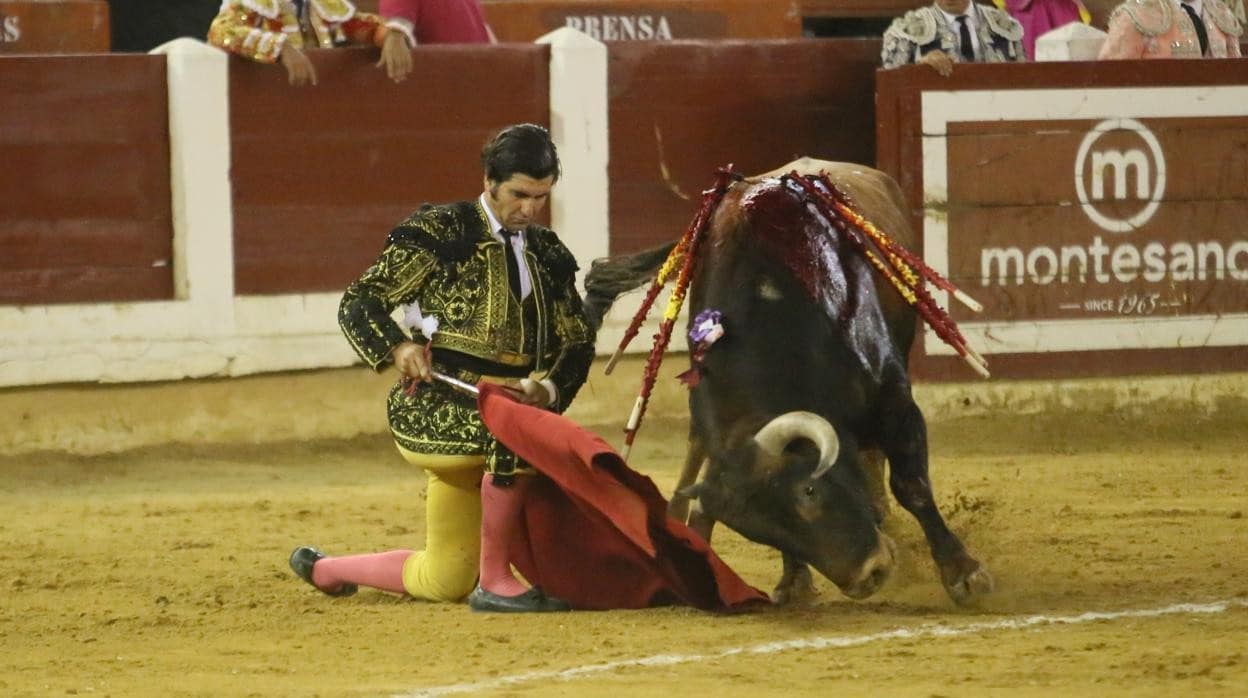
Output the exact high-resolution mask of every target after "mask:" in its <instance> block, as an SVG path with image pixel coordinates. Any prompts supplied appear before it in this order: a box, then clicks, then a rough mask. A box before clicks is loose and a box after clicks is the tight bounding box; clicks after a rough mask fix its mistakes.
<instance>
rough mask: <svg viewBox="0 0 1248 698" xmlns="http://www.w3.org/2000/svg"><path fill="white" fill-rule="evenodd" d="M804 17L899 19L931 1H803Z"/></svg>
mask: <svg viewBox="0 0 1248 698" xmlns="http://www.w3.org/2000/svg"><path fill="white" fill-rule="evenodd" d="M801 2H802V16H803V17H834V18H844V17H899V16H901V15H904V14H905V13H907V12H909V11H910V10H913V9H914V8H916V7H922V6H923V5H930V4H931V0H926V1H925V0H801Z"/></svg>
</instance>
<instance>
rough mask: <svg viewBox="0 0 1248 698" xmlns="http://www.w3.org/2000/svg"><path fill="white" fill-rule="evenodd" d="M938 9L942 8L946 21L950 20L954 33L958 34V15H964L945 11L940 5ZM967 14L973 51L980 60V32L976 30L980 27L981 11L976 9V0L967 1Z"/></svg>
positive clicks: (941, 12) (967, 24) (967, 25)
mask: <svg viewBox="0 0 1248 698" xmlns="http://www.w3.org/2000/svg"><path fill="white" fill-rule="evenodd" d="M936 9H938V10H940V14H942V15H944V16H945V21H946V22H948V24H949V27H950V28H951V29H953V33H954V34H957V33H958V17H961V16H962V15H953V14H949V13H948V12H945V11H944V10H942V9H941V8H939V7H937V8H936ZM965 15H966V28H967V30H969V31H970V32H971V51H972V52H974V54H975V59H976V60H978V59H979V57H980V52H979V32H977V31H975V30H976V29H978V28H979V13H978V12H976V11H975V2H974V0H972V1H971V2H969V3H967V5H966V12H965Z"/></svg>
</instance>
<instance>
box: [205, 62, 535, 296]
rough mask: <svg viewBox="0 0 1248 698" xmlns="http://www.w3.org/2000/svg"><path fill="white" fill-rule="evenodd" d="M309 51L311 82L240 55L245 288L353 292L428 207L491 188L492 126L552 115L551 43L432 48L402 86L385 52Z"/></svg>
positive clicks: (235, 125)
mask: <svg viewBox="0 0 1248 698" xmlns="http://www.w3.org/2000/svg"><path fill="white" fill-rule="evenodd" d="M308 53H309V55H310V56H311V58H312V61H313V63H314V64H315V66H316V69H317V74H318V76H319V78H320V84H319V85H318V86H316V87H311V88H295V87H291V86H289V85H288V84H287V82H286V73H285V71H284V70H283V69H282V68H281V67H280V66H273V65H260V64H256V63H251V62H248V61H245V60H242V59H239V58H237V57H232V58H231V61H230V108H231V112H230V130H231V136H232V153H233V171H232V179H233V187H234V255H235V260H236V264H235V289H236V292H237V293H239V294H273V293H288V292H299V293H304V292H309V291H340V290H342V288H344V287H345V286H346V284H347V283H349V282H350V281H352V280H353V279H354V278H355V277H356V276H358V275H359V273H360V272H362V271H363V270H364V269H365V268H367V267H368V265H370V264H372V263H373V262H374V261H375V260H376V259H377V256H378V254H379V253H380V252H381V248H382V245H383V243H384V242H385V237H386V234H387V233H389V231H390V230H391V228H393V227H394V225H395V224H396V223H398V222H399V221H401V220H403V218H405V217H406V216H407V215H408V214H409V213H411V212H412V211H413V210H414V209H415V208H416V206H418V205H419V204H420V203H421V202H424V201H430V202H446V201H455V200H458V199H461V198H463V197H465V196H468V195H471V194H472V193H473V192H478V191H480V189H481V166H480V163H479V162H478V161H477V159H476V157H475V155H476V153H478V152H480V148H481V145H482V143H484V142H485V139H486V138H487V137H488V136H489V134H490V133H491V132H492V131H494V130H496V129H498V128H500V127H502V126H506V125H507V124H511V123H518V122H526V121H527V122H534V123H539V124H547V123H549V113H550V108H549V104H548V93H549V75H548V73H547V61H548V58H547V56H548V53H549V49H548V47H546V46H538V45H518V46H517V45H512V46H499V47H493V48H491V49H489V50H481V49H480V48H479V47H471V46H426V47H423V48H422V49H421V50H420V51H417V52H416V53H415V54H414V59H415V67H414V70H413V73H412V76H411V77H410V78H409V79H408V80H407V81H406V82H404V83H402V84H398V85H396V84H394V83H392V82H390V81H389V80H388V79H387V78H386V76H385V73H384V72H383V71H382V70H381V69H378V68H374V67H372V64H373V63H374V62H376V60H377V52H376V50H371V49H333V50H311V51H309V52H308ZM465 153H467V154H469V155H468V156H467V157H465Z"/></svg>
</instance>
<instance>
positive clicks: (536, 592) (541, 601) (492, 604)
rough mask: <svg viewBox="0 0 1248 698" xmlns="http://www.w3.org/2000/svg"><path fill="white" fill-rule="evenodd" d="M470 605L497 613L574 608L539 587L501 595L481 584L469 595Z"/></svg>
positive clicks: (537, 611)
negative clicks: (482, 586) (519, 592)
mask: <svg viewBox="0 0 1248 698" xmlns="http://www.w3.org/2000/svg"><path fill="white" fill-rule="evenodd" d="M468 607H469V608H471V609H472V610H474V611H493V612H495V613H548V612H551V611H571V610H572V606H571V604H569V603H568V602H567V601H564V600H563V599H556V598H555V597H553V596H547V595H545V594H543V593H542V590H541V589H538V588H537V587H533V588H532V589H529V590H528V591H526V592H524V593H523V594H517V595H516V596H500V595H498V594H495V593H494V592H490V591H486V590H485V589H482V588H481V585H480V584H478V585H477V588H476V589H473V590H472V593H471V594H469V595H468Z"/></svg>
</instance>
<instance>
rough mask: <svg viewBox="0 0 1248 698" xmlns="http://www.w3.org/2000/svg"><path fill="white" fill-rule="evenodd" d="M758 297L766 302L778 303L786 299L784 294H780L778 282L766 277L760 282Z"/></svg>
mask: <svg viewBox="0 0 1248 698" xmlns="http://www.w3.org/2000/svg"><path fill="white" fill-rule="evenodd" d="M758 297H759V298H762V299H763V300H765V301H778V300H781V299H782V298H784V294H782V293H780V287H778V286H776V282H774V281H772V280H771V279H770V278H768V277H766V276H764V277H762V278H761V279H759V280H758Z"/></svg>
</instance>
